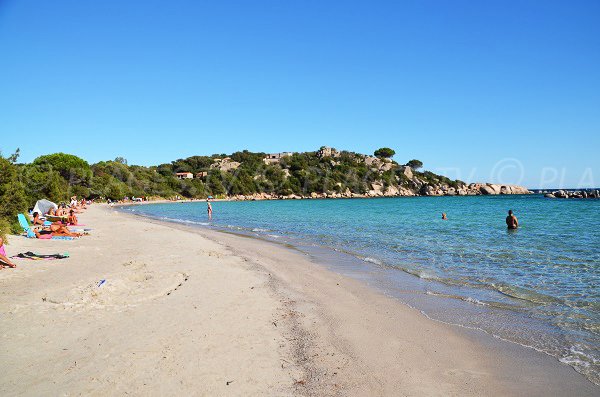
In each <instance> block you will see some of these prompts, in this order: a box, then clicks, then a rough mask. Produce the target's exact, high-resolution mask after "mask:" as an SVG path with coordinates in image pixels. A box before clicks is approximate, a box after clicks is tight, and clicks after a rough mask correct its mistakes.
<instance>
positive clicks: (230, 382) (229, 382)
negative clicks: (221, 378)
mask: <svg viewBox="0 0 600 397" xmlns="http://www.w3.org/2000/svg"><path fill="white" fill-rule="evenodd" d="M232 383H233V381H232V380H228V381H227V382H225V385H226V386H229V385H230V384H232Z"/></svg>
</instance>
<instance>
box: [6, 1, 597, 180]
mask: <svg viewBox="0 0 600 397" xmlns="http://www.w3.org/2000/svg"><path fill="white" fill-rule="evenodd" d="M321 145H329V146H333V147H337V148H341V149H348V150H353V151H358V152H363V153H372V151H373V150H374V149H376V148H378V147H381V146H389V147H392V148H394V149H395V150H396V153H397V154H396V157H395V158H396V160H397V161H399V162H404V161H407V160H409V159H412V158H417V159H420V160H422V161H423V162H424V163H425V166H426V168H428V169H431V170H433V171H442V172H445V173H447V174H448V175H449V176H450V177H453V178H456V177H459V178H461V179H463V180H467V181H493V182H505V183H508V182H521V183H523V184H525V185H527V186H529V187H537V186H539V185H540V184H542V185H544V187H549V185H552V186H558V185H560V184H562V185H563V186H574V185H578V184H580V183H583V184H584V185H586V184H595V185H600V155H599V153H598V152H599V150H600V1H597V0H591V1H578V0H575V1H566V0H565V1H547V0H544V1H360V2H359V1H282V0H277V1H260V0H256V1H250V0H248V1H211V2H204V1H147V0H144V1H108V0H103V1H79V0H73V1H60V0H57V1H41V0H40V1H28V0H19V1H16V0H15V1H10V0H8V1H7V0H4V1H3V0H0V149H1V150H2V152H3V153H4V154H5V155H6V154H9V153H11V152H12V151H13V150H14V149H15V148H16V147H20V148H21V151H22V157H21V160H22V161H31V160H33V159H34V158H35V157H37V156H39V155H41V154H46V153H51V152H56V151H64V152H68V153H73V154H77V155H79V156H81V157H83V158H85V159H86V160H88V161H90V162H96V161H100V160H106V159H113V158H115V157H116V156H124V157H125V158H127V159H128V160H129V163H130V164H143V165H150V164H159V163H163V162H169V161H171V160H174V159H177V158H182V157H187V156H190V155H196V154H212V153H230V152H233V151H236V150H241V149H249V150H252V151H267V152H269V151H284V150H285V151H288V150H289V151H308V150H315V149H317V148H318V147H320V146H321ZM511 158H512V159H514V160H505V159H511ZM502 160H504V162H501V161H502ZM499 162H500V163H499ZM519 167H522V172H521V171H520V168H519ZM546 167H550V168H548V169H545V168H546ZM445 169H446V170H445ZM552 169H553V170H554V171H552ZM444 170H445V171H444ZM555 172H556V174H554V173H555ZM563 174H564V176H563ZM542 176H544V177H545V179H546V182H544V181H543V180H541V178H542Z"/></svg>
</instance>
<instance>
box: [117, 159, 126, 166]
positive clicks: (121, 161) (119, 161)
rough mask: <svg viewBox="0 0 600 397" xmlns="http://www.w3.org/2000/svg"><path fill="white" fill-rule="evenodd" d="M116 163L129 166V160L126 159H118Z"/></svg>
mask: <svg viewBox="0 0 600 397" xmlns="http://www.w3.org/2000/svg"><path fill="white" fill-rule="evenodd" d="M115 163H121V164H125V165H127V159H126V158H125V157H117V158H116V159H115Z"/></svg>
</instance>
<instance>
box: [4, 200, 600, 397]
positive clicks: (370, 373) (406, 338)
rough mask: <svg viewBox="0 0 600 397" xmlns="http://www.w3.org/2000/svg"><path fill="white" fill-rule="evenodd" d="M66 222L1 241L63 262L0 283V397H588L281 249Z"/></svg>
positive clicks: (562, 376)
mask: <svg viewBox="0 0 600 397" xmlns="http://www.w3.org/2000/svg"><path fill="white" fill-rule="evenodd" d="M80 220H81V222H82V223H84V224H86V225H87V227H90V228H92V229H93V230H92V232H91V235H90V236H84V237H82V238H80V239H77V240H75V241H40V240H31V239H26V238H23V237H16V236H12V237H10V238H9V242H10V244H9V245H7V251H8V253H9V254H10V255H14V254H16V253H18V252H26V251H34V252H40V253H45V254H50V253H63V252H69V254H70V257H69V258H68V259H62V260H55V261H29V260H16V263H17V265H18V268H17V269H2V270H0V291H1V292H0V312H1V313H2V321H1V323H0V335H1V345H0V361H1V362H2V363H3V364H4V365H3V369H2V375H0V394H2V395H3V396H13V395H30V396H40V395H66V396H72V395H98V396H100V395H102V396H105V395H125V394H128V395H199V396H204V395H205V396H222V395H233V396H237V395H269V396H270V395H272V396H281V395H315V396H328V395H340V396H367V395H368V396H448V395H451V396H465V395H467V396H482V395H490V396H491V395H504V396H574V395H577V396H592V395H598V394H599V393H600V389H599V388H598V387H597V386H595V385H593V384H592V383H590V382H588V381H587V380H586V379H585V378H584V377H583V376H581V375H580V374H578V373H576V372H575V371H574V370H573V369H572V368H571V367H569V366H567V365H563V364H561V363H559V362H558V361H557V360H555V359H553V358H551V357H549V356H546V355H544V354H542V353H538V352H536V351H534V350H531V349H527V348H524V347H521V346H519V345H516V344H512V343H509V342H504V341H501V340H497V339H494V338H492V337H491V336H489V335H487V334H484V333H482V332H478V331H473V330H467V329H461V328H458V327H455V326H451V325H447V324H443V323H439V322H435V321H432V320H430V319H428V318H426V317H425V316H424V315H422V314H421V313H420V312H418V311H417V310H414V309H412V308H410V307H407V306H405V305H403V304H402V303H400V302H399V301H398V300H396V299H393V298H390V297H386V296H384V295H382V294H379V293H378V292H376V291H374V290H371V289H370V288H368V287H367V286H365V285H363V284H361V283H360V282H359V281H356V280H353V279H350V278H347V277H344V276H342V275H339V274H336V273H333V272H330V271H328V270H326V269H325V267H324V266H321V265H320V264H318V263H314V262H313V261H311V260H310V258H309V257H307V256H306V255H304V254H302V253H301V252H298V251H295V250H293V249H291V248H289V247H285V246H282V245H278V244H275V243H271V242H266V241H261V240H257V239H253V238H248V237H243V236H237V235H232V234H226V233H222V232H217V231H213V230H208V229H199V228H192V227H186V226H182V225H176V224H166V223H160V222H158V221H153V220H149V219H145V218H141V217H135V216H131V215H127V214H123V213H120V212H118V211H116V210H114V209H112V208H109V207H107V206H102V205H94V206H92V207H91V208H90V209H88V210H87V211H86V212H85V213H84V214H82V215H81V217H80ZM102 280H105V281H104V282H103V283H101V282H102Z"/></svg>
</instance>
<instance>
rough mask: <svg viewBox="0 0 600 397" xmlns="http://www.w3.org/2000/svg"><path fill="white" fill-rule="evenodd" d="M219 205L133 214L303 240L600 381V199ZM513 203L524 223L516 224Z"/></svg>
mask: <svg viewBox="0 0 600 397" xmlns="http://www.w3.org/2000/svg"><path fill="white" fill-rule="evenodd" d="M212 206H213V210H214V213H213V219H212V220H209V219H208V218H207V212H206V203H205V202H191V203H185V204H182V203H172V204H171V203H170V204H155V205H140V206H129V207H123V210H124V211H129V212H133V213H135V214H140V215H144V216H149V217H152V218H156V219H162V220H167V221H173V222H180V223H186V224H192V225H198V226H199V227H211V228H217V229H225V230H233V231H237V232H239V233H245V234H251V235H256V236H259V237H261V238H265V239H268V240H273V241H281V242H285V243H288V244H292V245H294V246H296V247H298V248H299V249H301V250H304V251H305V252H307V253H309V254H310V255H313V256H315V257H320V259H322V260H323V261H324V262H327V263H328V264H329V267H330V268H332V269H333V270H335V271H339V272H341V273H344V274H347V275H350V276H352V277H355V278H358V279H360V280H362V281H364V282H365V283H367V284H369V285H371V286H372V287H374V288H377V289H379V290H381V291H383V292H384V293H386V294H389V295H391V296H394V297H397V298H398V299H399V300H401V301H403V302H404V303H406V304H409V305H411V306H414V307H416V308H418V309H420V310H422V311H423V313H424V314H425V315H427V316H429V317H431V318H433V319H436V320H439V321H444V322H449V323H453V324H457V325H461V326H466V327H472V328H477V329H481V330H483V331H485V332H487V333H490V334H492V335H494V336H496V337H499V338H502V339H506V340H509V341H512V342H515V343H519V344H522V345H525V346H528V347H531V348H534V349H536V350H538V351H541V352H544V353H547V354H549V355H552V356H554V357H556V358H557V359H559V360H560V361H562V362H563V363H565V364H568V365H571V366H573V367H574V368H575V369H576V370H577V371H579V372H580V373H582V374H584V375H585V376H586V377H587V378H588V379H590V380H591V381H592V382H594V383H596V384H600V288H599V285H600V200H592V199H590V200H572V199H566V200H562V199H548V198H544V197H543V196H541V195H527V196H468V197H410V198H409V197H407V198H374V199H335V200H282V201H244V202H213V203H212ZM509 209H512V210H513V211H514V212H515V215H516V216H517V217H518V219H519V223H520V226H521V227H520V228H519V229H518V230H513V231H511V230H507V228H506V224H505V217H506V215H507V211H508V210H509ZM442 212H445V213H446V214H447V216H448V220H442V219H441V214H442ZM348 258H351V259H353V260H349V259H348ZM317 259H319V258H317Z"/></svg>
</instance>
